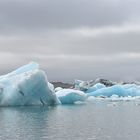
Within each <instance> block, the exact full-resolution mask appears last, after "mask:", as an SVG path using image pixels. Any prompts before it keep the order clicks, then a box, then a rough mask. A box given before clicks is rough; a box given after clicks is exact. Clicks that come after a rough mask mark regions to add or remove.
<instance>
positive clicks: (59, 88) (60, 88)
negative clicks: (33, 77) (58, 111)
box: [55, 87, 63, 92]
mask: <svg viewBox="0 0 140 140" xmlns="http://www.w3.org/2000/svg"><path fill="white" fill-rule="evenodd" d="M62 89H63V88H62V87H56V88H55V92H57V91H59V90H62Z"/></svg>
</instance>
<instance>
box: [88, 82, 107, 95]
mask: <svg viewBox="0 0 140 140" xmlns="http://www.w3.org/2000/svg"><path fill="white" fill-rule="evenodd" d="M105 87H106V86H105V85H104V84H101V83H97V84H95V85H94V86H92V87H89V88H88V90H87V91H86V93H90V92H94V91H96V90H99V89H101V88H105Z"/></svg>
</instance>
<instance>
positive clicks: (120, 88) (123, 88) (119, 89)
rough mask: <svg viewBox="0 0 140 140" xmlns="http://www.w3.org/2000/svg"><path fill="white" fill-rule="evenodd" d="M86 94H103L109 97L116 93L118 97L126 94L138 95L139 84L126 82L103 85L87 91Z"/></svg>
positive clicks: (139, 94) (139, 90) (139, 91)
mask: <svg viewBox="0 0 140 140" xmlns="http://www.w3.org/2000/svg"><path fill="white" fill-rule="evenodd" d="M87 95H88V96H95V97H97V96H104V97H111V96H112V95H118V96H119V97H126V96H132V97H133V96H140V86H137V85H132V84H126V85H114V86H111V87H105V88H101V89H98V90H96V91H95V92H90V93H87Z"/></svg>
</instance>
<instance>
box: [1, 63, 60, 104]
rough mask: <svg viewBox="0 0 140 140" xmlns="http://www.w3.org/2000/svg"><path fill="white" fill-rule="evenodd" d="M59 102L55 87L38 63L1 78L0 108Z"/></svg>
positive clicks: (30, 64)
mask: <svg viewBox="0 0 140 140" xmlns="http://www.w3.org/2000/svg"><path fill="white" fill-rule="evenodd" d="M58 102H59V101H58V99H57V97H56V95H55V93H54V87H53V85H52V84H50V83H49V82H48V81H47V77H46V74H45V72H44V71H42V70H40V69H39V65H38V64H37V63H34V62H33V63H29V64H27V65H25V66H23V67H21V68H19V69H17V70H15V71H13V72H11V73H9V74H7V75H4V76H1V77H0V106H15V105H52V104H57V103H58Z"/></svg>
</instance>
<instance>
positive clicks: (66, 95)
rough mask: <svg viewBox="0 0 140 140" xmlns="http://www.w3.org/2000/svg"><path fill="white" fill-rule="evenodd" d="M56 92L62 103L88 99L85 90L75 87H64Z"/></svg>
mask: <svg viewBox="0 0 140 140" xmlns="http://www.w3.org/2000/svg"><path fill="white" fill-rule="evenodd" d="M55 94H56V96H57V97H58V99H59V100H60V102H61V103H62V104H74V103H75V102H77V101H85V99H86V94H85V93H84V92H82V91H78V90H74V89H62V90H59V91H57V92H56V93H55Z"/></svg>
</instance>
